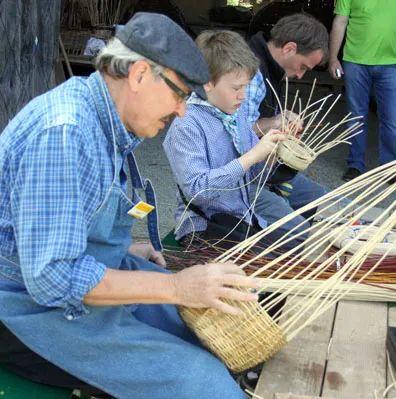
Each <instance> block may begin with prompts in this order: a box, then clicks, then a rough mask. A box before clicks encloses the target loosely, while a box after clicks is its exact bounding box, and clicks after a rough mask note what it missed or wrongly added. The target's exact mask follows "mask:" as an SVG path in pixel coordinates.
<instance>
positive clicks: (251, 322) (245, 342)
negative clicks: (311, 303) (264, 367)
mask: <svg viewBox="0 0 396 399" xmlns="http://www.w3.org/2000/svg"><path fill="white" fill-rule="evenodd" d="M228 302H229V303H231V304H232V305H233V306H235V307H239V308H241V309H242V310H243V314H242V315H238V316H234V315H230V314H226V313H221V312H219V311H217V310H215V309H195V308H187V307H180V308H179V311H180V314H181V316H182V318H183V320H184V321H185V322H186V324H187V325H188V326H189V327H190V328H191V329H192V330H193V331H194V332H195V334H197V336H198V338H199V339H200V340H201V342H202V343H203V344H204V345H205V346H206V347H207V348H208V349H209V350H210V351H211V352H213V353H214V354H215V355H216V356H217V357H218V358H220V359H221V360H222V361H223V362H224V363H225V364H226V365H227V367H228V368H229V369H231V370H232V371H233V372H241V371H244V370H248V369H250V368H252V367H254V366H256V365H257V364H259V363H262V362H264V361H266V360H267V359H269V358H270V357H272V356H273V355H274V354H275V353H276V352H278V351H279V350H280V349H281V348H282V346H283V345H285V344H286V339H285V338H284V336H283V333H282V330H281V329H280V328H279V326H278V325H277V324H276V323H275V322H274V321H273V320H272V318H271V317H270V316H269V315H268V314H267V312H265V311H264V310H263V308H262V307H261V306H260V305H259V304H258V303H253V302H235V301H232V302H231V301H228Z"/></svg>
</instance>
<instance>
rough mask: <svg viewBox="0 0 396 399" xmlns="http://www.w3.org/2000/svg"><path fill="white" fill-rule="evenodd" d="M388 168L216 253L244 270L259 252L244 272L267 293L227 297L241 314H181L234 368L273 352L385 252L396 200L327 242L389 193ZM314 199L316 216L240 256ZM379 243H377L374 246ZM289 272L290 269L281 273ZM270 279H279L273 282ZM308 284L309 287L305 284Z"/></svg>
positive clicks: (394, 187)
mask: <svg viewBox="0 0 396 399" xmlns="http://www.w3.org/2000/svg"><path fill="white" fill-rule="evenodd" d="M395 175H396V161H394V162H392V163H389V164H387V165H384V166H381V167H378V168H376V169H374V170H372V171H370V172H368V173H366V174H364V175H362V176H360V177H358V178H357V179H355V180H353V181H351V182H348V183H346V184H344V185H343V186H341V187H339V188H337V189H336V190H334V191H332V192H330V193H328V194H326V195H324V196H323V197H321V198H319V199H318V200H316V201H313V202H312V203H310V204H308V205H306V206H304V207H302V208H301V209H299V210H298V211H295V212H293V213H292V214H290V215H287V216H286V217H284V218H283V219H281V220H279V221H277V222H275V223H274V224H272V225H270V226H269V227H267V228H266V229H264V230H262V231H260V232H258V233H257V234H255V235H253V236H252V237H250V238H248V239H246V240H245V241H243V242H241V243H239V244H237V245H235V246H234V247H233V248H232V249H230V250H228V251H226V252H224V253H223V254H221V255H220V256H218V257H217V259H216V261H217V262H230V261H231V262H234V263H236V264H238V265H240V267H241V269H243V270H246V269H247V268H248V267H249V266H250V265H251V264H253V263H254V262H255V261H257V260H259V259H266V262H265V264H264V265H263V266H261V267H259V268H258V269H256V270H255V271H253V272H252V273H251V275H252V276H257V277H259V276H264V275H265V276H266V278H265V279H264V280H263V286H262V288H261V290H260V291H261V292H264V291H271V293H270V294H269V295H266V296H265V297H264V299H263V300H261V301H260V302H259V303H240V302H232V304H233V305H234V306H239V307H240V308H241V309H242V311H243V314H242V315H239V316H234V315H229V314H222V313H220V312H218V311H216V310H214V309H192V308H186V307H180V314H181V315H182V317H183V319H184V320H185V321H186V323H187V324H188V325H189V326H190V327H191V328H192V329H193V330H194V331H195V332H196V334H197V335H198V337H199V338H200V339H201V341H202V342H203V343H204V344H205V345H206V346H207V347H208V348H209V349H210V350H211V351H213V352H214V353H215V354H216V355H217V356H218V357H219V358H221V359H222V360H223V361H224V362H225V363H226V364H227V366H228V367H229V368H231V369H232V370H233V371H235V372H239V371H243V370H246V369H249V368H251V367H253V366H255V365H257V364H258V363H261V362H263V361H265V360H267V359H268V358H269V357H271V356H273V355H274V354H275V353H276V352H277V351H278V350H279V349H280V348H281V347H282V346H283V345H284V344H285V343H286V342H288V341H290V340H291V339H293V338H294V337H295V336H296V335H297V334H298V333H299V332H300V331H301V330H302V329H303V328H304V327H305V326H306V325H307V324H309V323H311V322H312V321H313V320H314V319H316V318H317V317H319V316H320V315H321V314H322V313H323V312H325V311H326V310H328V309H329V308H330V307H331V306H333V304H334V303H335V302H337V301H338V300H340V299H341V298H343V297H344V296H345V295H347V294H349V293H351V292H353V289H354V287H357V284H359V283H361V282H364V281H365V280H366V279H367V277H368V276H369V275H370V274H371V273H373V272H374V271H375V270H376V269H377V268H379V267H380V265H381V264H382V262H383V261H384V260H385V259H386V258H387V257H388V255H389V254H390V253H392V251H393V250H394V247H395V243H392V242H390V243H386V242H384V240H385V241H386V237H387V236H388V235H389V233H391V232H392V229H393V228H394V227H395V226H396V201H391V202H390V205H388V206H385V208H381V210H380V212H379V213H378V214H377V215H376V216H375V217H374V218H371V221H369V222H368V223H367V225H364V226H362V229H361V230H360V231H359V232H358V233H357V234H356V235H355V236H353V237H351V238H350V240H349V241H348V242H347V243H346V244H345V245H343V246H340V247H339V248H335V247H334V244H335V242H336V241H337V240H339V238H340V236H343V235H345V233H346V232H348V231H349V230H350V228H351V226H354V225H356V223H358V222H360V221H361V220H363V219H365V220H370V217H369V214H370V211H371V210H372V209H374V208H377V207H381V206H383V205H384V203H386V202H387V201H388V200H389V199H390V198H392V197H393V196H394V194H395V192H396V183H391V179H392V178H393V177H394V176H395ZM317 207H320V208H319V210H318V211H317V213H316V218H317V220H318V221H317V222H316V223H314V224H313V225H309V227H306V229H305V230H304V231H302V232H301V231H300V232H298V233H296V232H295V230H296V229H297V228H295V229H292V230H290V231H288V232H287V233H285V234H284V235H283V236H282V237H281V238H279V239H278V240H276V241H274V242H273V243H270V244H269V245H268V246H267V247H266V248H264V249H263V250H262V251H261V252H260V253H258V254H257V253H255V254H254V255H251V256H250V259H249V260H244V256H246V254H247V253H252V251H251V250H252V248H253V247H254V246H255V245H256V244H257V243H258V242H259V241H261V240H262V239H265V237H266V236H268V235H269V234H270V233H271V232H273V231H274V230H275V229H277V228H278V227H280V226H282V225H283V224H285V223H286V222H288V221H289V220H291V219H293V218H294V217H296V216H298V215H301V214H303V213H305V212H307V211H312V210H315V209H316V208H317ZM318 216H319V218H318ZM313 217H314V216H312V218H313ZM300 227H301V226H300ZM293 230H294V231H293ZM301 236H304V237H305V238H304V240H300V241H301V242H300V243H299V244H298V245H295V246H292V247H291V248H290V249H288V250H286V251H280V252H279V253H278V254H277V255H276V256H274V253H276V252H274V251H277V250H280V249H281V248H285V244H287V243H290V242H296V240H297V239H301ZM356 244H359V245H356ZM384 244H387V245H385V246H384ZM379 246H380V247H381V248H382V250H381V253H380V254H378V251H377V250H378V248H379ZM352 248H353V251H351V249H352ZM341 262H342V263H341ZM367 262H369V263H367ZM288 275H289V276H290V275H292V276H293V277H291V278H285V277H286V276H288ZM274 283H277V284H278V286H276V287H274ZM309 285H310V288H311V289H310V290H307V289H306V287H307V286H309ZM302 294H304V295H302ZM286 298H287V303H288V306H287V309H283V310H280V309H279V305H280V304H282V303H283V302H284V301H285V300H286Z"/></svg>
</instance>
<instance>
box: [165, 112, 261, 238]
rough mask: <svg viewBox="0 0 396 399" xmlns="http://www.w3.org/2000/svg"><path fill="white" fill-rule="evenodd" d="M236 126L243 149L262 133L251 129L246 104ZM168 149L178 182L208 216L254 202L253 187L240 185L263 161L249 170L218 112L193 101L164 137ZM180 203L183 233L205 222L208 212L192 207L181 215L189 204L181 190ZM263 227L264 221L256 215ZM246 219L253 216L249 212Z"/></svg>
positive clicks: (178, 234) (235, 211) (240, 209)
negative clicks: (196, 212) (250, 197)
mask: <svg viewBox="0 0 396 399" xmlns="http://www.w3.org/2000/svg"><path fill="white" fill-rule="evenodd" d="M236 122H237V128H238V129H239V136H240V138H241V143H240V144H241V149H242V153H245V152H247V151H249V150H250V149H251V148H252V147H253V146H254V145H255V144H257V143H258V140H259V139H258V137H257V135H256V134H255V133H254V132H253V130H252V129H251V127H250V125H249V123H248V122H247V119H246V114H245V113H244V110H243V109H240V110H239V111H238V113H237V119H236ZM163 146H164V150H165V153H166V155H167V157H168V160H169V163H170V166H171V168H172V171H173V174H174V177H175V180H176V183H177V184H178V185H179V187H180V188H181V190H182V192H183V193H184V195H185V197H186V199H187V201H189V200H190V199H192V198H193V197H194V204H195V205H196V206H198V207H199V208H200V209H201V210H202V211H203V212H204V213H205V215H206V216H207V217H208V218H210V217H211V216H212V215H213V214H215V213H224V212H226V213H229V214H232V215H234V216H237V217H243V216H244V215H245V213H246V212H247V211H248V208H249V206H250V200H249V189H250V188H251V186H247V187H241V186H243V185H245V184H246V183H247V182H249V181H250V180H251V179H253V178H254V177H255V176H257V173H259V172H260V171H261V170H262V167H263V164H261V163H260V164H256V165H255V166H253V167H252V168H250V170H249V171H248V172H247V173H245V171H244V170H243V168H242V165H241V164H240V162H239V160H238V158H239V156H240V154H239V152H238V151H237V149H236V148H235V144H234V142H233V139H232V137H231V135H230V134H229V133H228V132H227V131H226V130H225V128H224V125H223V123H222V121H221V119H219V117H218V116H216V113H214V112H213V110H212V109H211V108H209V107H206V106H204V105H197V104H189V105H188V106H187V110H186V115H185V116H184V117H183V118H176V119H175V120H174V121H173V123H172V125H171V127H170V128H169V130H168V132H167V135H166V138H165V140H164V144H163ZM177 199H178V208H177V210H176V215H175V217H176V222H177V223H180V222H181V225H180V228H179V229H178V230H177V231H176V238H177V239H179V238H181V237H183V236H185V235H186V234H188V233H191V232H193V231H203V230H205V229H206V227H207V222H206V220H205V219H204V218H202V217H200V216H199V215H197V214H195V213H194V212H192V211H189V212H188V214H187V215H188V217H185V216H184V217H183V219H182V216H183V214H184V210H185V204H184V202H183V201H182V199H181V197H180V195H179V194H177ZM256 216H257V219H258V221H259V223H260V225H261V227H263V228H264V227H266V225H267V223H266V221H265V220H264V219H263V218H261V217H260V216H258V215H256ZM246 220H247V221H249V220H250V216H249V214H247V215H246Z"/></svg>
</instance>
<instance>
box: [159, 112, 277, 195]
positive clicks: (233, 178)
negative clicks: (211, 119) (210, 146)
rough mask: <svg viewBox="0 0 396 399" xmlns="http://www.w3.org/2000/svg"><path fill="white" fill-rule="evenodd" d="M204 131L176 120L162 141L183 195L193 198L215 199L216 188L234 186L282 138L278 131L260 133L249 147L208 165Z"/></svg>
mask: <svg viewBox="0 0 396 399" xmlns="http://www.w3.org/2000/svg"><path fill="white" fill-rule="evenodd" d="M203 135H204V133H203V132H202V131H201V129H200V128H199V127H198V126H192V125H188V124H186V123H185V121H183V120H182V119H179V120H175V121H174V123H173V124H172V126H171V128H170V130H169V131H168V134H167V137H166V139H165V142H164V149H165V153H166V154H167V157H168V160H169V163H170V165H171V168H172V171H173V174H174V176H175V179H176V181H177V183H178V184H179V186H180V188H181V190H182V191H183V193H184V194H185V196H186V197H187V198H189V199H191V198H194V199H195V200H196V202H198V201H201V202H205V201H208V200H210V199H215V198H216V197H217V196H218V190H219V189H220V190H221V189H229V188H233V187H237V185H238V184H239V181H240V179H241V178H242V177H243V175H244V174H245V173H246V171H247V170H248V169H249V168H250V167H251V166H253V165H255V164H256V163H258V162H261V161H263V160H264V159H266V157H268V155H269V154H270V153H271V152H272V150H273V148H274V146H275V144H276V143H277V142H278V141H279V140H281V139H282V138H283V135H281V134H279V132H271V134H269V135H267V136H266V137H263V139H261V140H260V141H259V142H258V143H257V144H256V145H255V146H254V147H253V148H252V149H251V150H249V151H248V152H246V153H245V154H243V155H242V156H240V157H239V158H235V159H233V160H232V161H230V162H229V163H227V164H225V165H223V166H221V167H218V168H211V167H210V165H209V160H208V153H207V151H208V150H207V148H206V142H205V140H204V137H203Z"/></svg>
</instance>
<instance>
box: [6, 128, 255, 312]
mask: <svg viewBox="0 0 396 399" xmlns="http://www.w3.org/2000/svg"><path fill="white" fill-rule="evenodd" d="M90 148H91V147H90V144H89V142H87V138H86V135H84V133H83V132H81V131H80V130H79V128H78V127H77V126H74V125H64V126H56V127H51V128H49V129H46V130H44V131H42V132H37V134H35V135H34V136H33V137H32V138H31V140H30V141H29V143H28V145H27V147H26V149H25V150H24V155H23V157H22V159H21V160H20V162H18V163H15V164H14V165H13V171H12V174H13V175H14V179H13V181H12V184H13V187H12V198H11V212H12V216H13V221H14V230H15V236H16V240H17V244H18V255H19V258H20V265H21V270H22V275H23V278H24V281H25V284H26V288H27V290H28V292H29V294H30V296H31V297H32V299H33V300H34V301H36V302H37V303H39V304H41V305H42V306H47V307H58V308H64V309H65V316H66V317H67V318H68V319H69V318H70V319H73V318H74V317H76V316H81V315H83V314H84V313H86V308H85V306H84V304H89V305H96V306H107V305H120V304H132V303H174V304H181V305H185V306H196V307H214V308H217V309H219V310H221V311H225V312H231V313H237V312H238V310H237V309H235V308H233V307H232V306H229V305H227V304H225V303H223V302H222V301H221V298H229V299H238V300H242V301H246V300H247V301H250V300H257V296H256V295H254V294H251V293H249V292H242V291H240V290H238V289H235V288H233V287H247V288H249V287H250V288H257V286H258V284H257V280H255V279H252V278H250V277H246V276H245V275H242V274H241V271H240V269H239V268H238V267H237V266H235V265H230V264H228V265H226V264H212V265H205V266H195V267H191V268H188V269H187V270H183V271H182V272H179V273H177V274H175V275H171V274H163V273H155V272H143V271H127V270H113V269H110V268H108V267H107V266H106V265H104V264H102V263H100V262H98V261H97V260H96V259H95V258H94V257H93V256H90V255H86V254H85V251H86V246H87V239H88V225H89V220H90V218H91V217H92V215H93V213H94V211H95V210H96V209H97V207H98V206H99V205H100V202H101V200H102V198H101V193H100V191H101V190H100V182H99V180H98V179H99V177H98V176H99V172H98V170H97V168H99V167H103V165H99V163H98V162H97V159H96V157H95V152H94V151H90Z"/></svg>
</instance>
